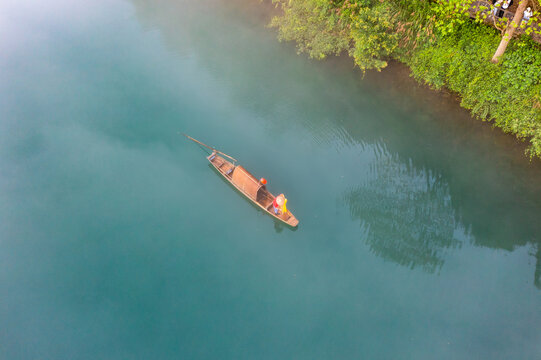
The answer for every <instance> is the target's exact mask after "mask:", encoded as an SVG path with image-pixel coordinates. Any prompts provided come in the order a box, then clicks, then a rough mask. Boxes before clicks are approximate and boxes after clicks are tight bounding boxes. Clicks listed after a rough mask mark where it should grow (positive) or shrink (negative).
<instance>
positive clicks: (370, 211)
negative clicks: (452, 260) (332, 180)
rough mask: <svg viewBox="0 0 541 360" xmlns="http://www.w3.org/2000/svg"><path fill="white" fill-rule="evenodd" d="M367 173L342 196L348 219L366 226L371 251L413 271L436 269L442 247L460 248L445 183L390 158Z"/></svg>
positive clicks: (441, 254)
mask: <svg viewBox="0 0 541 360" xmlns="http://www.w3.org/2000/svg"><path fill="white" fill-rule="evenodd" d="M371 173H372V174H373V176H372V177H371V179H370V180H368V181H367V182H366V183H364V184H362V185H360V186H358V187H356V188H354V189H351V190H350V191H348V192H347V193H346V194H345V196H344V200H345V202H346V204H347V205H348V206H349V209H350V212H351V216H352V217H353V218H358V219H360V220H361V224H362V226H363V227H364V226H366V228H367V236H366V242H367V244H368V246H369V247H370V250H371V251H372V252H374V253H375V254H376V255H378V256H381V257H383V258H384V259H388V260H391V261H394V262H396V263H398V264H401V265H404V266H408V267H410V268H412V269H413V268H415V267H421V268H422V269H423V270H425V271H427V272H430V273H433V272H436V271H439V269H440V268H441V267H442V265H443V263H444V257H443V252H444V251H445V249H448V248H456V247H460V245H461V241H460V240H458V239H456V238H455V236H454V233H455V229H456V227H457V222H456V221H455V213H454V209H453V208H452V206H451V197H450V195H449V187H448V185H447V184H446V183H445V182H444V181H442V177H441V176H434V175H433V174H431V172H430V171H426V170H417V169H415V168H414V167H412V166H411V165H408V164H403V163H400V162H399V161H397V160H396V159H393V158H391V157H388V158H386V159H379V160H378V161H377V162H375V163H374V164H373V166H372V167H371Z"/></svg>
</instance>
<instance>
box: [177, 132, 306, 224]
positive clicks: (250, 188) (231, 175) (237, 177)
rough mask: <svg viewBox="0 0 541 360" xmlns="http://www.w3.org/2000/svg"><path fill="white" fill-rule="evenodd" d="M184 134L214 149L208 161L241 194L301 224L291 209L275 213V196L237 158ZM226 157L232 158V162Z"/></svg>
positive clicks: (290, 222)
mask: <svg viewBox="0 0 541 360" xmlns="http://www.w3.org/2000/svg"><path fill="white" fill-rule="evenodd" d="M183 135H184V136H186V137H187V138H188V139H190V140H192V141H195V142H196V143H198V144H200V145H203V146H205V147H207V148H209V149H210V150H212V153H211V154H210V155H209V156H208V157H207V159H208V161H209V162H210V163H211V164H212V166H214V167H215V168H216V170H218V172H219V173H220V174H221V175H222V176H223V177H224V178H225V179H226V180H227V181H229V182H230V183H231V184H232V185H233V186H234V187H235V188H236V189H237V190H238V191H240V192H241V194H243V195H244V196H246V198H247V199H248V200H250V201H252V202H253V203H254V204H255V205H257V206H259V207H260V208H261V209H263V211H265V212H266V213H267V214H269V215H270V216H272V217H273V218H275V219H278V220H280V221H282V222H284V223H286V224H287V225H289V226H291V227H296V226H297V225H298V224H299V220H297V218H296V217H295V216H294V215H293V214H292V213H291V212H290V211H289V210H286V211H285V212H282V211H280V212H279V213H278V214H275V213H274V208H273V201H274V199H275V196H274V195H273V194H271V193H270V192H269V191H268V190H267V187H266V186H265V185H264V184H262V183H261V181H259V180H257V178H256V177H255V176H253V175H252V174H250V173H249V172H248V171H247V170H246V169H245V168H243V167H242V166H240V165H235V163H236V162H237V160H236V159H235V158H233V157H231V156H229V155H227V154H224V153H223V152H221V151H218V150H216V149H215V148H213V147H210V146H208V145H206V144H203V143H202V142H201V141H199V140H196V139H194V138H192V137H190V136H188V135H186V134H183ZM226 158H228V159H230V160H232V162H231V161H229V160H227V159H226Z"/></svg>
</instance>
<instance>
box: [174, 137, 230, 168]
mask: <svg viewBox="0 0 541 360" xmlns="http://www.w3.org/2000/svg"><path fill="white" fill-rule="evenodd" d="M179 134H180V133H179ZM182 135H184V136H186V137H187V138H188V139H190V140H192V141H194V142H196V143H198V144H199V145H203V146H204V147H206V148H209V149H210V150H212V151H216V152H217V153H219V154H222V155H224V156H227V157H228V158H230V159H231V160H233V161H235V162H237V159H235V158H234V157H233V156H229V155H227V154H226V153H223V152H221V151H218V150H216V149H215V148H213V147H210V146H208V145H207V144H203V143H202V142H201V141H199V140H196V139H194V138H193V137H191V136H188V135H186V134H184V133H182Z"/></svg>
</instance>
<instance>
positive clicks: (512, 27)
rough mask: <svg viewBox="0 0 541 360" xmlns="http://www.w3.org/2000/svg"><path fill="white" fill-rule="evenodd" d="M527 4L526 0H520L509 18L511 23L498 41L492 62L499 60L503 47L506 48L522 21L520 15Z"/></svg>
mask: <svg viewBox="0 0 541 360" xmlns="http://www.w3.org/2000/svg"><path fill="white" fill-rule="evenodd" d="M527 5H528V0H520V3H519V4H518V8H517V11H516V12H515V16H514V17H513V20H511V23H510V24H509V25H508V26H507V29H506V30H505V33H504V34H503V36H502V40H501V41H500V45H499V46H498V49H497V50H496V52H495V53H494V56H493V57H492V60H491V61H492V62H493V63H494V64H496V63H498V61H500V58H501V57H502V55H503V53H504V52H505V49H507V45H509V41H510V40H511V38H512V37H513V35H514V34H515V30H516V29H517V28H518V27H519V26H520V23H521V22H522V16H523V15H524V10H526V6H527Z"/></svg>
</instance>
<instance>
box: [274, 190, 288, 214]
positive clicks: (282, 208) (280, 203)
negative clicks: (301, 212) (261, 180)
mask: <svg viewBox="0 0 541 360" xmlns="http://www.w3.org/2000/svg"><path fill="white" fill-rule="evenodd" d="M286 202H287V199H286V197H285V196H284V194H280V195H278V196H277V197H275V198H274V201H273V202H272V208H273V209H274V213H275V214H276V215H281V214H285V213H286V212H287V208H286Z"/></svg>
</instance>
